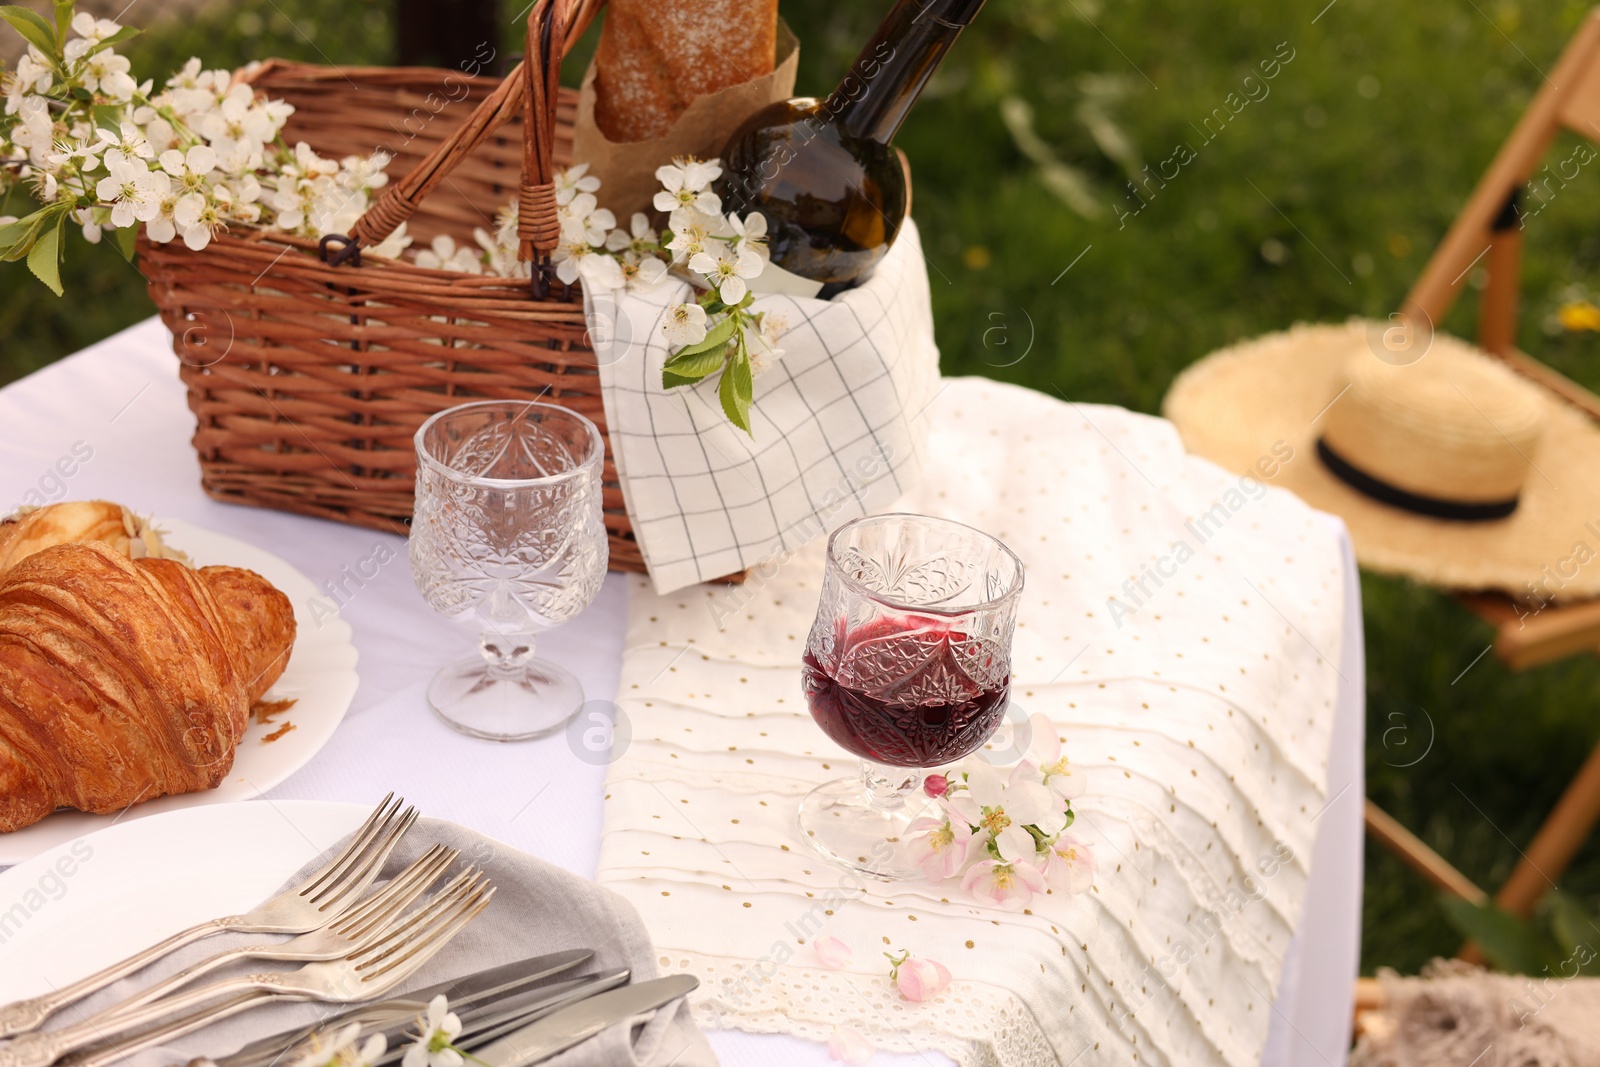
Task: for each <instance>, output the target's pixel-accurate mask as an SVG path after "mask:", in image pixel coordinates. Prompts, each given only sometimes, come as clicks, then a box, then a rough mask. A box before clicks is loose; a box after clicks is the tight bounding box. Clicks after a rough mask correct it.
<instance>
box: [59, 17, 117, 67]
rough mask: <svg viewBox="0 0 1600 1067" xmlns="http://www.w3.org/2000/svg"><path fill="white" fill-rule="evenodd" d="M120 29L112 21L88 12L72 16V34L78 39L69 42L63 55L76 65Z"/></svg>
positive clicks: (62, 51)
mask: <svg viewBox="0 0 1600 1067" xmlns="http://www.w3.org/2000/svg"><path fill="white" fill-rule="evenodd" d="M120 29H122V27H121V26H119V25H118V24H117V23H115V22H112V21H111V20H110V19H97V18H95V17H94V16H93V15H91V14H89V13H88V12H87V11H80V12H78V13H77V14H76V15H74V16H72V32H73V33H75V34H77V35H78V39H77V40H74V41H68V42H67V44H66V47H64V48H63V49H62V50H61V54H62V55H63V56H65V57H66V60H67V62H68V63H76V62H77V61H78V60H80V59H82V58H83V57H84V56H85V55H87V54H88V52H89V50H90V49H91V48H93V47H94V46H95V45H97V44H99V43H100V42H101V41H104V40H105V39H106V38H108V37H111V36H113V35H114V34H116V32H117V31H118V30H120Z"/></svg>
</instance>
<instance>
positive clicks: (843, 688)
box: [800, 515, 1023, 879]
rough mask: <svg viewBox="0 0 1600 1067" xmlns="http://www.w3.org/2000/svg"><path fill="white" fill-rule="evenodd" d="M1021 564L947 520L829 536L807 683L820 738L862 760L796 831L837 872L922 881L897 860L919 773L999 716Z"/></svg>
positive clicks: (916, 520)
mask: <svg viewBox="0 0 1600 1067" xmlns="http://www.w3.org/2000/svg"><path fill="white" fill-rule="evenodd" d="M1022 582H1023V567H1022V561H1021V560H1019V559H1017V557H1016V555H1015V554H1014V553H1013V552H1012V551H1011V550H1010V549H1009V548H1007V547H1006V546H1005V545H1003V544H1001V543H1000V542H999V541H998V540H996V539H995V538H993V537H990V536H989V535H988V534H986V533H982V532H980V531H978V530H974V529H973V528H971V527H970V526H963V525H962V524H960V523H957V522H950V521H948V520H946V519H935V518H930V517H928V516H924V515H877V516H869V517H867V518H862V519H857V520H855V521H854V522H850V523H846V524H845V525H844V526H841V527H839V529H838V530H836V531H835V532H834V534H833V536H832V537H830V538H829V539H828V561H827V569H826V572H825V574H824V576H823V582H822V599H821V602H820V603H819V604H818V605H817V619H816V622H815V623H813V624H812V627H811V635H810V637H809V638H808V639H807V641H806V651H805V656H804V659H803V667H802V674H801V679H802V684H803V686H804V688H805V696H806V702H807V704H808V705H809V706H810V708H811V716H812V718H814V719H816V721H817V725H819V726H821V727H822V730H823V732H824V733H826V734H827V735H828V736H829V737H831V738H832V739H833V740H834V741H836V742H837V743H838V744H839V745H840V746H842V747H843V748H844V749H846V750H847V751H849V752H850V753H851V754H852V755H855V756H859V757H860V758H861V773H860V776H859V777H856V778H839V779H836V780H834V781H831V782H827V783H824V784H823V785H820V786H818V787H817V788H816V789H814V790H812V791H811V792H810V793H809V794H807V796H806V798H805V799H804V800H803V801H801V803H800V829H801V831H802V832H803V833H804V834H805V836H806V840H808V841H809V842H811V845H812V847H813V848H815V849H816V850H817V851H819V852H821V853H822V854H823V855H824V856H827V857H828V858H829V859H832V860H834V861H835V862H838V863H842V864H844V865H845V866H847V867H852V868H854V869H856V870H859V871H865V872H867V873H870V874H874V875H877V876H878V877H880V878H892V879H905V878H920V877H921V876H922V872H921V870H920V869H919V868H918V867H917V865H916V864H914V863H912V862H910V860H909V859H908V858H907V857H906V856H905V854H904V847H905V846H904V842H905V839H906V828H907V827H908V826H909V825H910V823H911V821H912V820H913V819H915V818H916V817H917V816H918V815H920V814H922V812H921V810H920V808H921V805H918V804H915V803H912V802H911V801H912V800H913V797H920V795H921V794H920V791H919V790H918V787H919V786H920V785H921V784H922V775H923V771H924V770H925V769H927V768H931V767H942V766H945V765H947V764H950V763H954V762H955V761H957V760H959V759H961V758H962V757H964V756H967V755H969V754H971V753H972V752H975V751H977V750H978V749H979V748H981V747H982V746H983V743H984V742H985V741H987V740H988V739H989V736H990V735H991V734H992V733H994V731H995V728H996V727H997V726H999V725H1000V720H1001V718H1002V717H1003V716H1004V715H1005V711H1006V703H1007V699H1008V696H1009V693H1010V687H1011V682H1010V679H1011V635H1012V632H1013V631H1014V629H1015V628H1016V619H1017V601H1018V599H1019V597H1020V595H1021V593H1022Z"/></svg>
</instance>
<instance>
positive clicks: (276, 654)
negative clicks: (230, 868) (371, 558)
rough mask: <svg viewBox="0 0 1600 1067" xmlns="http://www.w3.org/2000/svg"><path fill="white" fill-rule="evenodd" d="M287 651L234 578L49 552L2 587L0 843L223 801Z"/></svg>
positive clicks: (284, 603)
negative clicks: (101, 818) (76, 815)
mask: <svg viewBox="0 0 1600 1067" xmlns="http://www.w3.org/2000/svg"><path fill="white" fill-rule="evenodd" d="M293 641H294V616H293V610H292V607H291V605H290V603H289V600H288V598H287V597H285V596H284V595H283V594H282V593H280V592H278V590H276V589H274V588H273V587H272V585H271V584H270V583H268V582H267V581H266V579H264V578H262V577H260V576H259V575H256V574H254V573H252V572H250V571H246V570H239V569H237V568H232V567H204V568H201V569H199V570H195V569H192V568H190V567H188V566H186V565H184V564H182V563H179V562H177V561H176V560H169V559H150V558H145V559H136V560H130V559H128V558H127V557H126V556H125V555H123V554H121V553H119V552H117V551H116V550H114V549H113V548H111V547H110V546H108V545H106V544H105V543H103V542H98V541H85V542H79V543H69V544H61V545H54V546H52V547H49V548H46V549H43V550H42V551H39V552H36V553H34V554H32V555H30V556H28V557H27V558H26V559H24V560H23V561H22V562H21V563H18V564H17V565H16V566H14V567H12V568H11V569H10V570H9V571H7V572H5V573H4V574H3V575H0V832H4V831H10V830H15V829H18V828H20V827H23V826H27V825H29V824H31V823H34V822H37V821H38V820H39V819H42V818H44V817H45V816H46V815H49V814H50V813H51V812H52V811H54V810H55V809H56V808H58V807H72V808H78V809H79V810H82V811H90V812H102V813H103V812H112V811H120V810H121V809H123V808H126V807H128V806H129V805H131V804H136V803H138V802H140V801H143V800H149V799H151V798H154V797H158V796H165V795H168V794H173V793H191V792H198V791H200V790H203V789H211V788H214V787H215V786H216V785H218V784H219V783H220V782H221V781H222V780H223V778H224V777H226V776H227V774H228V772H229V771H230V770H231V769H232V767H233V756H234V749H235V747H236V746H237V744H238V742H239V738H240V737H241V736H242V735H243V733H244V728H245V723H246V720H247V719H248V717H249V712H250V705H251V703H252V701H253V700H254V699H255V698H256V697H258V696H260V694H261V693H263V692H265V691H266V689H267V687H268V686H270V685H271V684H272V681H275V680H276V679H277V677H278V675H279V674H281V673H282V671H283V667H284V665H285V664H286V663H287V659H288V651H289V647H290V646H291V645H292V644H293Z"/></svg>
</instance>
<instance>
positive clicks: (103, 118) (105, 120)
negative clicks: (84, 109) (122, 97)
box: [89, 104, 126, 137]
mask: <svg viewBox="0 0 1600 1067" xmlns="http://www.w3.org/2000/svg"><path fill="white" fill-rule="evenodd" d="M125 112H126V109H125V108H121V107H118V106H116V105H114V104H96V105H94V107H92V108H90V109H89V113H90V114H91V115H93V116H94V124H95V128H96V129H101V130H106V131H109V132H110V133H114V134H116V135H117V136H118V137H121V136H122V116H123V115H124V114H125Z"/></svg>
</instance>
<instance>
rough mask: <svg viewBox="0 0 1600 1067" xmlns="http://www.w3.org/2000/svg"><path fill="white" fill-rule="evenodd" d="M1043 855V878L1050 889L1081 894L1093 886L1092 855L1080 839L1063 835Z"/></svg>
mask: <svg viewBox="0 0 1600 1067" xmlns="http://www.w3.org/2000/svg"><path fill="white" fill-rule="evenodd" d="M1045 855H1046V857H1047V858H1046V860H1045V865H1044V876H1045V879H1046V880H1047V881H1048V882H1049V883H1050V886H1051V888H1053V889H1059V890H1061V891H1062V892H1065V893H1082V892H1085V891H1087V890H1088V889H1089V887H1090V886H1092V885H1094V873H1095V861H1094V853H1093V852H1091V851H1089V846H1088V844H1087V843H1085V842H1084V840H1083V839H1082V838H1080V837H1077V836H1074V835H1073V834H1070V833H1064V834H1062V835H1061V836H1060V837H1058V838H1056V843H1055V844H1053V845H1051V846H1050V847H1049V849H1048V850H1047V851H1046V853H1045Z"/></svg>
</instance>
